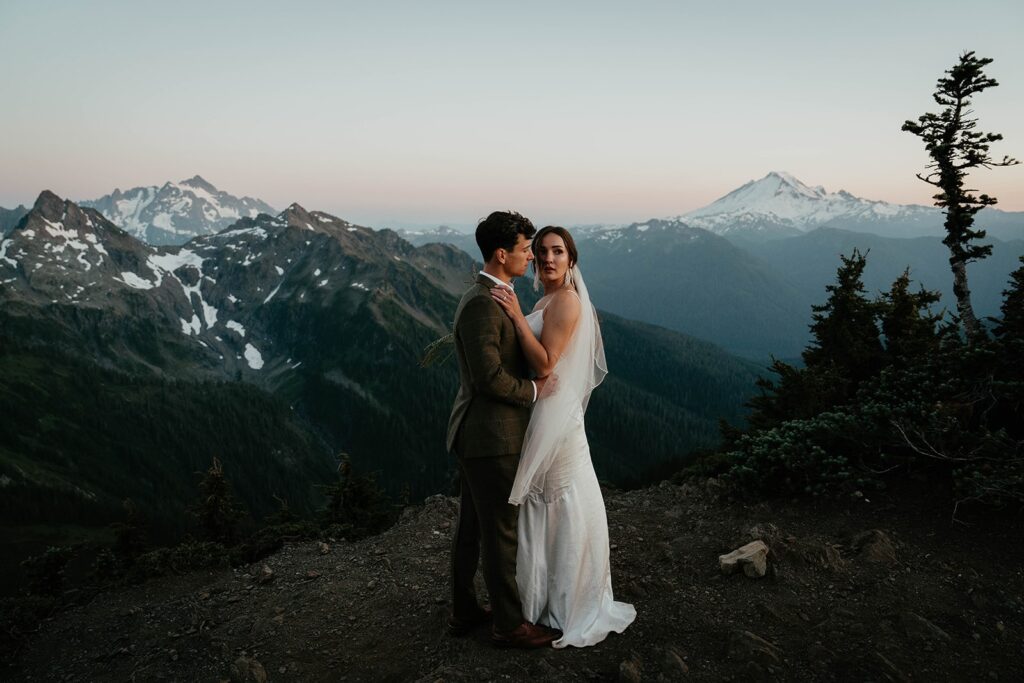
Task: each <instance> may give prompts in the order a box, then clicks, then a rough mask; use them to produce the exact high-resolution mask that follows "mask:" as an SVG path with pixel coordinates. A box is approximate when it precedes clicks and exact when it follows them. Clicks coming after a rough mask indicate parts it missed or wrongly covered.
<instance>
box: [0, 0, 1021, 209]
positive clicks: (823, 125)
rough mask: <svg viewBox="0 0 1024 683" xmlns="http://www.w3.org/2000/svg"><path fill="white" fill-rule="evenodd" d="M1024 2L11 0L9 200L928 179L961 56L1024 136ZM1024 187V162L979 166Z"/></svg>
mask: <svg viewBox="0 0 1024 683" xmlns="http://www.w3.org/2000/svg"><path fill="white" fill-rule="evenodd" d="M1022 35H1024V3H1021V2H1010V1H993V0H980V1H977V2H972V3H970V4H965V3H963V2H948V1H946V0H931V1H928V2H919V1H914V2H892V1H891V0H890V2H874V1H865V2H860V3H827V2H820V0H819V1H818V2H776V3H764V2H730V3H716V4H715V5H712V4H711V3H691V2H642V1H641V2H634V3H621V2H614V3H612V2H563V3H551V2H543V3H541V2H531V1H525V2H517V3H502V4H500V5H499V4H497V3H489V2H480V1H477V2H457V3H456V2H431V3H426V2H387V1H383V2H375V3H367V2H360V3H349V2H303V1H296V2H291V3H288V5H287V7H285V5H284V3H260V2H212V3H211V2H203V3H200V2H191V1H182V2H176V3H154V2H51V1H47V0H40V1H34V2H27V1H23V0H0V97H2V102H3V104H2V106H0V206H3V207H6V208H11V207H13V206H15V205H17V204H19V203H24V204H31V203H32V202H33V201H34V199H35V197H36V196H37V195H38V193H39V192H40V191H41V190H43V189H51V190H53V191H54V192H56V193H57V194H59V195H61V196H65V197H68V198H71V199H91V198H95V197H98V196H100V195H103V194H106V193H109V192H111V191H112V190H113V189H114V188H115V187H119V188H121V189H127V188H129V187H133V186H137V185H152V184H162V183H163V182H164V181H167V180H181V179H183V178H188V177H191V176H193V175H195V174H199V175H202V176H203V177H205V178H206V179H207V180H209V181H211V182H213V183H214V184H215V185H217V186H218V187H219V188H221V189H223V190H226V191H228V192H231V193H232V194H236V195H250V196H255V197H259V198H261V199H263V200H265V201H267V202H269V203H270V204H271V205H273V206H275V207H278V208H284V207H285V206H287V205H288V204H290V203H291V202H293V201H297V202H299V203H300V204H302V205H304V206H306V208H308V209H320V210H325V211H329V212H331V213H334V214H336V215H339V216H342V217H344V218H346V219H348V220H353V221H356V222H360V223H362V224H367V225H372V226H376V227H384V226H391V227H412V226H432V225H438V224H441V223H447V224H450V225H469V224H473V223H475V221H476V220H477V219H478V218H479V217H481V216H483V215H485V214H486V213H487V212H489V211H490V210H492V209H495V208H516V209H518V210H520V211H522V212H523V213H525V214H527V215H529V216H531V217H533V218H535V220H536V221H538V222H541V223H562V224H567V225H575V224H586V223H619V222H630V221H634V220H643V219H646V218H650V217H655V216H667V215H677V214H680V213H684V212H686V211H689V210H691V209H695V208H698V207H700V206H703V205H705V204H707V203H709V202H711V201H713V200H715V199H716V198H718V197H720V196H721V195H723V194H725V193H727V192H729V191H730V190H732V189H734V188H736V187H737V186H739V185H741V184H742V183H744V182H746V181H748V180H751V179H755V178H760V177H761V176H763V175H764V174H765V173H767V172H768V171H771V170H785V171H788V172H790V173H792V174H793V175H795V176H796V177H798V178H800V179H801V180H802V181H804V182H805V183H807V184H809V185H824V186H825V187H826V189H828V190H829V191H835V190H839V189H846V190H847V191H849V192H852V193H854V194H856V195H859V196H862V197H866V198H870V199H882V200H886V201H890V202H898V203H925V204H927V203H930V199H929V197H930V195H931V194H932V192H931V191H930V188H929V187H928V186H926V185H925V184H924V183H921V182H920V181H919V180H917V179H916V178H915V177H914V173H915V172H918V171H920V170H922V168H923V166H924V164H925V163H926V162H927V157H926V155H925V152H924V149H923V146H922V144H921V142H920V141H919V140H918V139H917V138H914V137H913V136H911V135H910V134H908V133H904V132H901V131H900V125H901V124H902V123H903V121H904V120H905V119H907V118H916V117H917V116H918V115H919V114H921V113H923V112H925V111H934V110H935V109H936V105H935V103H934V102H933V101H932V99H931V92H932V90H933V87H934V84H935V81H936V79H937V78H938V77H939V76H941V75H942V72H943V70H945V69H947V68H949V67H950V66H952V64H953V63H954V62H955V61H956V58H957V56H958V54H959V53H960V52H961V51H964V50H970V49H973V50H975V51H977V53H978V54H979V55H981V56H987V57H993V58H995V62H994V63H993V64H992V65H991V66H990V67H989V73H990V75H991V76H993V77H995V78H996V79H997V80H998V81H999V82H1000V86H999V87H998V88H995V89H993V90H990V91H988V92H985V93H983V94H982V95H980V96H979V97H978V98H976V101H975V110H976V112H977V115H978V116H979V118H980V120H981V125H980V128H981V129H982V130H986V131H990V130H991V131H998V132H1001V133H1003V135H1004V136H1005V140H1004V141H1003V142H1001V143H997V144H996V145H995V146H994V148H993V152H994V153H995V154H996V155H998V156H1002V154H1010V155H1013V156H1017V157H1024V40H1022V39H1021V36H1022ZM973 180H974V186H975V187H978V188H980V189H982V190H983V191H985V192H988V193H990V194H994V195H995V196H997V197H999V199H1000V206H999V208H1002V209H1005V210H1017V211H1021V210H1024V166H1017V167H1015V168H1009V169H995V170H992V171H987V172H984V173H981V174H978V175H976V176H975V177H974V179H973Z"/></svg>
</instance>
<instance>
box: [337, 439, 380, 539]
mask: <svg viewBox="0 0 1024 683" xmlns="http://www.w3.org/2000/svg"><path fill="white" fill-rule="evenodd" d="M339 459H340V462H339V464H338V480H337V481H336V482H335V483H333V484H331V485H330V486H324V487H322V488H323V489H324V492H325V493H326V494H327V507H326V508H325V509H324V511H323V519H324V524H325V526H326V527H327V531H328V533H331V534H337V535H339V536H342V537H345V538H349V539H355V538H363V537H365V536H370V535H372V534H375V533H377V532H379V531H383V530H384V529H385V528H386V527H387V525H388V522H389V521H390V519H391V516H392V515H391V507H390V505H389V504H388V500H387V497H386V496H385V495H384V491H383V490H381V488H380V487H379V486H378V485H377V482H376V481H374V479H373V478H372V477H369V476H366V475H363V474H359V473H357V472H355V471H354V470H353V469H352V463H351V461H350V460H349V456H348V454H347V453H341V454H340V455H339Z"/></svg>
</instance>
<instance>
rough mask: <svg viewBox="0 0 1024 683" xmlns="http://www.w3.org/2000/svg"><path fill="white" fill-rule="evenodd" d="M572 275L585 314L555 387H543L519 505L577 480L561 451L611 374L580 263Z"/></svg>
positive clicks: (522, 465) (527, 442) (516, 488)
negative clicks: (560, 456)
mask: <svg viewBox="0 0 1024 683" xmlns="http://www.w3.org/2000/svg"><path fill="white" fill-rule="evenodd" d="M570 277H571V278H572V282H573V284H574V285H575V287H576V293H577V294H578V295H579V297H580V304H581V305H580V317H579V320H578V321H577V323H576V331H575V332H573V335H572V338H571V339H570V340H569V343H568V344H567V345H566V348H565V351H564V352H563V353H562V355H561V357H560V358H559V359H558V363H556V364H555V367H554V370H552V372H551V377H550V378H549V382H552V381H553V382H555V387H554V390H553V391H551V392H550V393H545V392H542V394H544V395H542V396H541V397H540V398H538V399H537V402H536V403H535V404H534V406H533V413H532V414H531V416H530V423H529V425H528V426H527V428H526V437H525V439H524V441H523V450H522V453H521V454H520V457H519V469H518V470H517V471H516V478H515V482H514V483H513V484H512V493H511V494H510V496H509V500H508V502H509V503H511V504H513V505H520V504H522V502H523V501H524V500H525V499H526V498H528V497H530V496H531V495H538V496H543V498H544V500H545V501H547V502H551V501H553V500H557V499H558V498H559V497H560V495H561V494H562V493H563V492H564V491H565V490H567V489H568V487H569V486H570V485H571V483H572V476H571V475H572V474H573V472H574V470H575V468H574V467H560V466H559V465H560V463H559V462H558V457H557V456H558V454H559V453H560V451H561V447H562V445H563V443H564V442H565V440H566V437H567V436H568V435H569V434H570V433H571V431H572V429H571V428H572V427H573V424H572V422H573V421H577V420H578V421H579V422H581V423H582V421H583V414H584V413H585V412H586V410H587V403H588V402H589V401H590V394H591V392H592V391H593V390H594V387H596V386H597V385H599V384H600V383H601V382H602V380H604V378H605V375H607V374H608V365H607V362H606V361H605V357H604V343H603V342H602V341H601V328H600V326H599V325H598V321H597V312H596V311H595V310H594V306H593V304H591V303H590V294H589V293H588V291H587V286H586V284H585V283H584V282H583V275H582V274H581V273H580V269H579V266H573V267H572V270H571V271H570ZM542 315H543V314H542Z"/></svg>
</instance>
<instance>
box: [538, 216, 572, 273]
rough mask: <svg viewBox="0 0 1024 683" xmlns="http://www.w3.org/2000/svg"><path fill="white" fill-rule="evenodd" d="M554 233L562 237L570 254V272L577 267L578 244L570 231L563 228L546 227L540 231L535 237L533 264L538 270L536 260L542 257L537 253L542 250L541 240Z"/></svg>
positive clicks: (556, 226) (555, 226)
mask: <svg viewBox="0 0 1024 683" xmlns="http://www.w3.org/2000/svg"><path fill="white" fill-rule="evenodd" d="M552 233H554V234H555V235H558V236H559V237H561V238H562V241H563V242H565V250H566V251H567V252H569V270H572V267H573V266H575V265H576V262H577V260H578V258H579V257H578V254H577V251H576V243H575V242H574V241H573V239H572V235H570V234H569V231H568V230H566V229H565V228H563V227H561V226H558V225H545V226H544V227H543V228H541V229H540V231H538V232H537V234H536V235H534V236H533V245H532V247H531V249H533V258H534V259H535V260H534V262H533V269H534V271H536V270H537V261H536V259H538V258H539V257H540V255H539V254H538V253H537V250H538V249H540V242H541V240H543V239H544V237H545V236H547V235H549V234H552Z"/></svg>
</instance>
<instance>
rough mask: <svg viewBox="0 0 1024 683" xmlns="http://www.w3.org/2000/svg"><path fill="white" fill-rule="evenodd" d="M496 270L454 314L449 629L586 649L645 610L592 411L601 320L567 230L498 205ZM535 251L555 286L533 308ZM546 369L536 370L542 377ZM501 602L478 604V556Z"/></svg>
mask: <svg viewBox="0 0 1024 683" xmlns="http://www.w3.org/2000/svg"><path fill="white" fill-rule="evenodd" d="M476 242H477V245H478V246H479V247H480V252H481V255H482V256H483V260H484V268H483V271H482V272H481V273H480V274H479V275H478V276H477V278H476V281H475V283H474V284H473V286H472V287H470V288H469V290H467V291H466V293H465V294H464V295H463V297H462V300H461V301H460V302H459V307H458V309H457V311H456V313H455V330H454V338H455V349H456V355H457V356H458V360H459V376H460V386H459V393H458V396H457V397H456V399H455V406H454V408H453V410H452V416H451V420H450V422H449V425H448V449H449V450H451V451H453V452H454V453H455V454H456V456H457V458H458V462H459V469H460V474H461V482H462V485H461V486H462V487H461V498H460V503H459V518H458V523H457V525H456V529H455V536H454V539H453V543H452V568H451V571H452V613H451V615H450V616H449V618H448V629H449V631H450V632H451V633H452V634H453V635H465V634H468V633H470V632H471V631H473V630H474V629H475V628H476V627H478V626H481V625H483V624H485V623H488V622H490V621H491V620H492V619H493V625H492V627H491V640H492V642H494V644H495V645H499V646H506V647H523V648H532V647H545V646H549V645H553V646H554V647H566V646H569V645H572V646H576V647H584V646H588V645H594V644H596V643H599V642H601V641H602V640H604V639H605V637H606V636H607V635H608V633H610V632H612V631H615V632H618V633H621V632H622V631H623V630H625V629H626V627H627V626H629V624H631V623H632V622H633V620H634V619H635V618H636V610H635V609H634V608H633V606H632V605H628V604H625V603H622V602H615V600H614V599H613V597H612V583H611V566H610V561H609V544H608V521H607V516H606V514H605V509H604V500H603V498H602V496H601V489H600V486H599V485H598V482H597V475H596V474H595V473H594V467H593V464H592V463H591V461H590V448H589V446H588V444H587V437H586V433H585V431H584V424H583V415H584V412H585V411H586V408H587V401H588V400H589V398H590V393H591V391H592V390H593V389H594V387H596V386H597V385H598V384H600V383H601V380H602V379H604V376H605V375H606V374H607V369H606V365H605V357H604V347H603V345H602V342H601V330H600V327H599V326H598V321H597V316H596V313H595V311H594V307H593V306H592V305H591V303H590V297H589V295H588V294H587V288H586V285H585V284H584V283H583V277H582V276H581V275H580V270H579V267H578V266H577V260H578V259H577V252H576V245H575V244H574V242H573V239H572V236H571V235H570V234H569V232H568V231H567V230H565V228H559V227H553V226H549V227H546V228H543V229H542V230H540V231H539V232H536V230H535V229H534V227H533V224H532V223H531V222H530V221H529V220H528V219H527V218H525V217H523V216H521V215H519V214H518V213H515V212H503V211H498V212H495V213H492V214H491V215H490V216H488V217H487V218H486V219H484V220H483V221H481V223H480V224H479V225H478V226H477V229H476ZM531 261H532V262H533V266H534V272H535V273H536V276H537V279H538V280H539V281H540V283H541V284H542V285H543V287H544V296H543V297H542V298H541V299H540V301H538V302H537V305H536V307H535V308H534V310H533V312H532V313H529V314H528V315H524V314H523V312H522V311H521V309H520V307H519V301H518V299H517V298H516V295H515V293H514V292H513V290H512V280H513V279H514V278H517V277H520V276H522V275H524V274H525V273H526V270H527V267H528V266H529V264H530V262H531ZM531 377H533V378H534V379H530V378H531ZM481 555H482V559H483V576H484V582H485V583H486V585H487V592H488V593H489V594H490V598H491V609H487V608H485V607H482V606H481V605H480V604H479V602H478V601H477V596H476V589H475V587H474V576H475V574H476V570H477V565H478V562H479V560H480V559H481Z"/></svg>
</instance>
